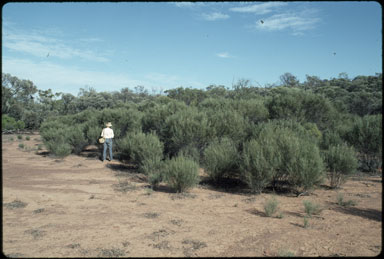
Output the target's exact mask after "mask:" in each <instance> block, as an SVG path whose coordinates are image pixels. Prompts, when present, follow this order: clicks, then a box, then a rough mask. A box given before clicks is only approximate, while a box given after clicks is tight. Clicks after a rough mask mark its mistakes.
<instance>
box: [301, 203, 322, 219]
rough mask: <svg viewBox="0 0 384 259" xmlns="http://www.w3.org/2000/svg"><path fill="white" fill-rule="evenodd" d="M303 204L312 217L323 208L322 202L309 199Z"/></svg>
mask: <svg viewBox="0 0 384 259" xmlns="http://www.w3.org/2000/svg"><path fill="white" fill-rule="evenodd" d="M303 205H304V211H305V213H307V215H308V216H309V217H312V215H317V214H319V213H320V212H321V211H322V210H323V207H322V206H321V205H320V204H318V203H314V202H311V201H309V200H304V201H303Z"/></svg>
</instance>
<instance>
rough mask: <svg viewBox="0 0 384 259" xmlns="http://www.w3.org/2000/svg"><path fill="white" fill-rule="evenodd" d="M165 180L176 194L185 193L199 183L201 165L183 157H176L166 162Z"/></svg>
mask: <svg viewBox="0 0 384 259" xmlns="http://www.w3.org/2000/svg"><path fill="white" fill-rule="evenodd" d="M164 179H165V181H166V182H167V184H168V185H169V186H170V187H171V188H173V189H174V190H176V192H184V191H186V190H188V189H189V188H192V187H194V186H195V185H196V184H197V183H198V181H199V165H198V164H197V163H196V162H195V161H193V160H192V159H189V158H186V157H183V156H177V157H174V158H172V159H170V160H167V161H166V164H165V166H164Z"/></svg>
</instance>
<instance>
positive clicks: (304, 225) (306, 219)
mask: <svg viewBox="0 0 384 259" xmlns="http://www.w3.org/2000/svg"><path fill="white" fill-rule="evenodd" d="M303 227H304V228H308V227H309V220H308V215H305V216H304V224H303Z"/></svg>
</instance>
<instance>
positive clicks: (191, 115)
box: [163, 107, 215, 156]
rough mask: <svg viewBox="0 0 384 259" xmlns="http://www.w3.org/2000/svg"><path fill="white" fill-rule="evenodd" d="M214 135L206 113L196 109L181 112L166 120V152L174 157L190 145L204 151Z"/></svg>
mask: <svg viewBox="0 0 384 259" xmlns="http://www.w3.org/2000/svg"><path fill="white" fill-rule="evenodd" d="M214 135H215V132H214V129H213V128H211V126H210V123H209V121H208V117H207V115H206V114H205V113H204V112H199V111H198V110H197V109H196V108H195V107H189V108H188V109H185V110H180V111H178V112H176V113H175V114H173V115H170V116H169V117H167V118H166V119H165V129H164V133H163V139H164V141H165V152H166V153H167V154H169V155H171V156H174V155H176V154H177V153H178V152H179V151H180V150H181V149H182V148H183V147H186V146H189V145H192V146H195V147H197V148H198V150H202V149H204V148H205V146H206V145H208V143H209V142H210V141H211V139H212V138H213V136H214Z"/></svg>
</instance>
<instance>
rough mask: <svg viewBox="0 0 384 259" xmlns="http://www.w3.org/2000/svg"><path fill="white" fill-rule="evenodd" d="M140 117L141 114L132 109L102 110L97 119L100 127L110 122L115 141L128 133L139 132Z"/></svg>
mask: <svg viewBox="0 0 384 259" xmlns="http://www.w3.org/2000/svg"><path fill="white" fill-rule="evenodd" d="M142 116H143V114H142V112H140V111H138V110H137V109H136V108H133V107H132V108H129V109H124V108H115V109H104V110H102V111H101V113H100V115H99V117H98V119H99V123H101V125H105V123H107V122H112V128H113V130H114V135H115V139H119V138H123V137H124V136H125V135H126V134H127V133H129V132H135V131H141V118H142ZM100 132H101V129H100Z"/></svg>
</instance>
